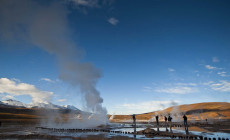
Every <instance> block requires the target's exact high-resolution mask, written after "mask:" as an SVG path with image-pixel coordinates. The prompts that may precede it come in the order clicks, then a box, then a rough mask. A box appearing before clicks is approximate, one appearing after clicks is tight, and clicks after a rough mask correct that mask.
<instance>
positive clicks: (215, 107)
mask: <svg viewBox="0 0 230 140" xmlns="http://www.w3.org/2000/svg"><path fill="white" fill-rule="evenodd" d="M156 114H158V115H159V118H160V121H163V116H165V115H166V116H168V114H171V116H172V117H173V121H175V122H176V121H181V120H182V117H181V116H182V115H183V114H186V115H187V117H188V119H189V120H190V121H193V120H194V121H195V120H201V121H202V120H205V119H208V120H214V119H220V120H221V119H230V103H227V102H207V103H196V104H185V105H179V106H173V107H169V108H167V109H164V110H161V111H155V112H149V113H144V114H138V115H137V116H136V119H137V121H145V122H147V121H155V118H153V117H154V116H155V115H156ZM109 117H110V121H111V122H128V121H132V120H131V116H130V115H113V116H112V117H111V115H109ZM151 118H153V119H152V120H150V119H151Z"/></svg>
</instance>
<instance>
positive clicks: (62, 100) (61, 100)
mask: <svg viewBox="0 0 230 140" xmlns="http://www.w3.org/2000/svg"><path fill="white" fill-rule="evenodd" d="M65 101H66V99H59V100H58V102H65Z"/></svg>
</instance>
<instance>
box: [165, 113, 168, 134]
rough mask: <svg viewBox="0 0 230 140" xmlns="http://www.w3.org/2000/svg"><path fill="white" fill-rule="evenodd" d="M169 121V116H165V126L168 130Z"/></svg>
mask: <svg viewBox="0 0 230 140" xmlns="http://www.w3.org/2000/svg"><path fill="white" fill-rule="evenodd" d="M167 121H168V118H167V117H166V116H165V127H166V131H168V129H167V126H168V125H167Z"/></svg>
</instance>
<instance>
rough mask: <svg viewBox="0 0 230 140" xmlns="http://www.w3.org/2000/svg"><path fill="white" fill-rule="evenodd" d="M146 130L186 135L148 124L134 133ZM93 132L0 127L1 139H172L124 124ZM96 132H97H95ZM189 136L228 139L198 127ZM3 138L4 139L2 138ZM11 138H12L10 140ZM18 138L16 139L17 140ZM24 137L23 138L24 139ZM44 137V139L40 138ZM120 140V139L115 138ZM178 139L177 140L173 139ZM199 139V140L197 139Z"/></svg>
mask: <svg viewBox="0 0 230 140" xmlns="http://www.w3.org/2000/svg"><path fill="white" fill-rule="evenodd" d="M146 128H151V129H153V130H155V131H156V132H160V133H170V134H181V135H186V132H185V130H184V128H183V127H173V128H172V131H166V128H165V127H159V131H157V128H156V127H154V125H150V124H137V126H136V131H137V132H138V131H142V130H144V129H146ZM94 129H95V130H94V131H93V130H92V131H91V129H84V130H81V131H73V129H72V130H66V129H63V130H54V129H53V128H52V129H51V128H50V129H47V127H45V126H41V127H35V126H32V125H28V126H27V125H3V126H1V127H0V135H1V137H0V138H1V139H27V137H28V139H30V136H31V137H32V136H34V137H36V136H39V138H37V139H50V138H46V136H53V137H55V138H56V139H60V140H66V139H73V138H85V139H87V138H88V137H94V136H97V137H98V139H100V138H107V139H114V138H116V137H121V138H123V139H172V137H169V136H161V135H159V136H158V135H157V136H156V135H154V136H149V135H144V134H137V135H134V134H132V133H133V132H134V127H133V126H132V125H131V124H128V123H127V124H126V123H110V124H109V125H108V126H107V127H104V128H94ZM96 130H97V131H96ZM104 131H107V132H104ZM189 135H198V136H203V137H204V138H205V137H207V138H211V139H213V138H216V139H218V138H221V139H222V138H224V139H227V138H228V139H229V138H230V133H223V132H210V131H207V130H201V129H200V128H198V127H195V126H194V127H191V128H190V127H189ZM4 136H5V138H4ZM11 137H12V138H11ZM17 137H18V138H17ZM24 137H25V138H24ZM40 137H44V138H40ZM51 139H53V138H51ZM117 139H120V138H117ZM173 139H179V138H173ZM198 139H199V138H198Z"/></svg>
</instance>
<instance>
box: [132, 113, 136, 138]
mask: <svg viewBox="0 0 230 140" xmlns="http://www.w3.org/2000/svg"><path fill="white" fill-rule="evenodd" d="M133 127H134V134H136V115H135V114H133Z"/></svg>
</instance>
